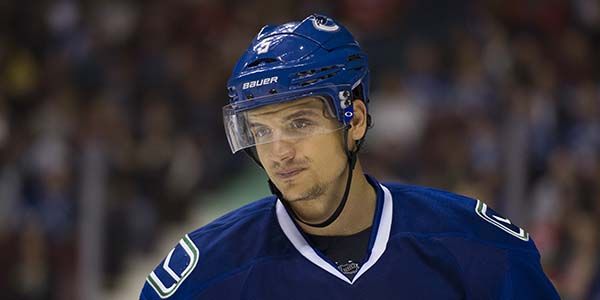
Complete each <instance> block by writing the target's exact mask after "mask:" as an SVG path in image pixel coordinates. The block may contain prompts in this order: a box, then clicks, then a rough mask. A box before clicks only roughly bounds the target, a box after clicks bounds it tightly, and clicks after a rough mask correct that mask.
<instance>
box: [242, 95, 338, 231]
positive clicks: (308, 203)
mask: <svg viewBox="0 0 600 300" xmlns="http://www.w3.org/2000/svg"><path fill="white" fill-rule="evenodd" d="M249 121H250V124H251V127H252V130H253V132H254V135H255V136H266V135H277V134H279V135H280V136H275V137H273V138H272V141H270V142H268V143H263V144H258V145H257V146H256V150H257V153H258V157H259V159H260V161H261V163H262V164H263V166H264V168H265V170H266V171H267V175H268V176H269V178H270V179H271V180H272V181H273V183H274V184H275V185H276V186H277V188H278V189H279V190H280V191H281V192H282V193H283V196H284V197H285V199H286V200H287V201H288V202H289V203H290V205H291V206H292V207H293V208H294V210H295V211H296V213H297V214H299V215H300V217H301V218H302V219H304V220H306V221H319V220H320V219H322V218H323V216H328V215H329V214H331V212H332V211H333V210H335V208H336V207H337V204H338V203H337V202H339V198H340V197H341V195H339V194H340V189H343V184H344V183H345V176H344V174H345V171H346V166H347V160H346V156H345V155H344V151H343V148H342V144H343V143H342V131H341V130H337V129H339V128H340V123H339V122H338V121H337V120H336V119H335V118H333V117H329V116H328V113H327V106H326V104H325V103H324V102H323V101H322V100H321V99H317V98H303V99H300V100H296V101H293V102H289V103H283V104H277V105H272V106H267V107H264V108H261V109H258V110H256V111H253V112H252V113H251V115H250V116H249ZM311 127H315V128H311ZM316 127H319V129H317V128H316ZM290 130H291V131H296V130H305V131H311V130H312V132H315V134H288V135H289V136H283V135H285V132H286V131H290ZM340 187H341V188H340Z"/></svg>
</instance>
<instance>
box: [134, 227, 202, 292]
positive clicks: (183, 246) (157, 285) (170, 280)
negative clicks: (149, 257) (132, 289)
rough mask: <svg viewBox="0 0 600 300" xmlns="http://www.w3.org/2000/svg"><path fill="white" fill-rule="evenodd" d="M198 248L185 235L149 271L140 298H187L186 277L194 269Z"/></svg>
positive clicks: (196, 262)
mask: <svg viewBox="0 0 600 300" xmlns="http://www.w3.org/2000/svg"><path fill="white" fill-rule="evenodd" d="M199 256H200V255H199V250H198V247H197V246H196V244H195V243H194V241H192V239H191V238H190V237H189V235H185V236H184V237H183V238H182V239H181V240H180V241H179V243H177V245H175V247H173V248H172V249H171V251H170V252H169V254H168V255H167V256H166V257H165V258H164V259H163V260H162V261H161V262H160V263H159V264H158V266H156V268H155V269H154V270H153V271H152V272H150V274H149V275H148V277H147V278H146V282H145V283H144V287H143V288H142V291H141V294H140V299H142V300H155V299H156V300H158V299H188V298H189V296H190V287H189V284H187V283H188V282H189V281H190V280H189V279H188V277H190V275H191V274H192V273H193V271H194V270H195V268H196V266H197V264H198V260H199Z"/></svg>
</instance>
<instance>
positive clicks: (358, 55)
mask: <svg viewBox="0 0 600 300" xmlns="http://www.w3.org/2000/svg"><path fill="white" fill-rule="evenodd" d="M359 59H361V55H360V54H352V55H350V56H348V61H353V60H359Z"/></svg>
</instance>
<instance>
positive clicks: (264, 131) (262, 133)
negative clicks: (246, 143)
mask: <svg viewBox="0 0 600 300" xmlns="http://www.w3.org/2000/svg"><path fill="white" fill-rule="evenodd" d="M253 131H254V136H255V137H257V138H264V137H266V136H268V135H269V134H271V128H269V127H266V126H256V127H254V128H253Z"/></svg>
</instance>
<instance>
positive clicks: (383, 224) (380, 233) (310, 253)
mask: <svg viewBox="0 0 600 300" xmlns="http://www.w3.org/2000/svg"><path fill="white" fill-rule="evenodd" d="M380 186H381V189H382V190H383V210H382V212H381V217H380V221H379V228H378V229H377V235H376V236H375V243H374V244H373V248H372V249H371V255H370V256H369V259H368V260H367V261H366V262H365V263H364V264H363V265H362V266H361V268H360V270H359V271H358V273H356V275H355V276H354V279H353V280H352V281H350V279H348V277H346V276H344V275H343V274H342V273H340V271H338V270H337V269H336V268H334V267H333V266H332V265H331V264H329V263H327V262H326V261H325V260H324V259H323V258H321V257H320V256H319V255H318V254H317V253H316V252H315V250H314V249H313V248H312V247H311V246H310V245H309V244H308V242H307V241H306V240H305V239H304V237H303V236H302V234H301V233H300V231H298V228H297V227H296V225H295V224H294V221H292V219H291V218H290V216H289V215H288V213H287V211H286V210H285V207H284V206H283V204H282V203H281V200H279V199H278V200H277V204H276V213H277V221H279V226H280V227H281V230H283V233H284V234H285V235H286V236H287V238H288V239H289V240H290V242H291V243H292V245H294V247H295V248H296V249H297V250H298V252H300V254H302V256H304V257H305V258H306V259H308V260H309V261H310V262H312V263H313V264H315V265H317V266H318V267H319V268H321V269H323V270H325V271H326V272H328V273H330V274H331V275H333V276H335V277H337V278H339V279H341V280H343V281H345V282H346V283H348V284H353V283H354V282H356V281H357V280H358V278H360V277H361V276H362V274H364V273H365V272H367V271H368V270H369V269H370V268H371V267H372V266H373V265H375V263H377V261H378V260H379V258H380V257H381V256H382V255H383V252H385V249H386V247H387V242H388V240H389V238H390V231H391V228H392V205H393V203H392V194H391V193H390V191H389V190H388V189H387V188H386V187H385V186H383V185H380Z"/></svg>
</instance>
